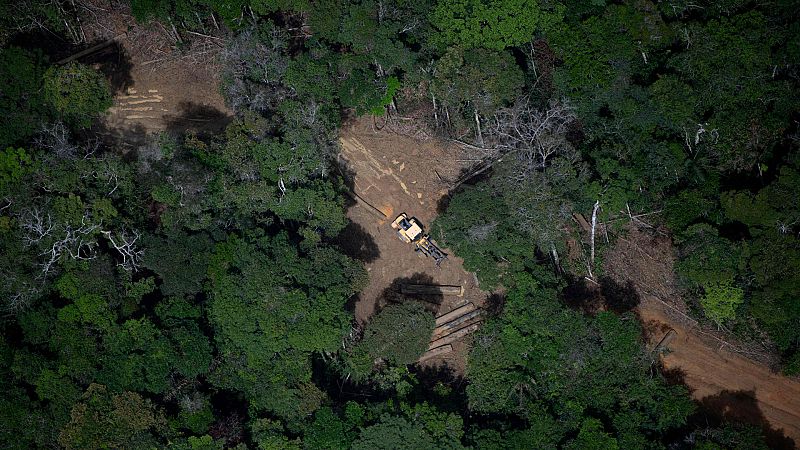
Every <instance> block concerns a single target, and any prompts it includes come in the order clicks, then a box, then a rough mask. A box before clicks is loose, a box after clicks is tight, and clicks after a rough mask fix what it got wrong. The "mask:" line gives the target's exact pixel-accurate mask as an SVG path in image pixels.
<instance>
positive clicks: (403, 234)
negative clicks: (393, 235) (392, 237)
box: [392, 213, 422, 243]
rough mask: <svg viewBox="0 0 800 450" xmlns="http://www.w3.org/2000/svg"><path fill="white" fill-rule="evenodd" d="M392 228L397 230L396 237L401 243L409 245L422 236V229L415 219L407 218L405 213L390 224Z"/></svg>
mask: <svg viewBox="0 0 800 450" xmlns="http://www.w3.org/2000/svg"><path fill="white" fill-rule="evenodd" d="M392 228H393V229H395V230H397V237H398V238H400V240H401V241H403V242H406V243H411V242H414V241H416V240H417V239H418V238H419V237H420V236H422V227H421V226H420V225H419V222H417V219H416V218H415V217H412V218H409V217H408V215H407V214H406V213H403V214H400V215H399V216H397V218H396V219H394V222H392Z"/></svg>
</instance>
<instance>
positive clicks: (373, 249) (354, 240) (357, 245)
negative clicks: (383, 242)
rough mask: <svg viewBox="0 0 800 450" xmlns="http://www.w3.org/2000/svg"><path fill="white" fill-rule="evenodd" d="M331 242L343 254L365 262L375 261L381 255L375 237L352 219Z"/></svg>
mask: <svg viewBox="0 0 800 450" xmlns="http://www.w3.org/2000/svg"><path fill="white" fill-rule="evenodd" d="M333 243H334V244H335V245H336V246H338V247H339V249H340V250H341V251H342V253H344V254H345V255H347V256H349V257H351V258H353V259H357V260H359V261H362V262H365V263H369V262H372V261H375V260H376V259H378V258H379V257H380V256H381V252H380V250H379V249H378V245H377V244H376V243H375V239H373V238H372V236H371V235H370V234H369V233H368V232H367V230H365V229H364V227H362V226H361V225H359V224H357V223H355V222H352V221H351V222H350V223H348V224H347V226H346V227H344V229H343V230H342V231H341V232H340V233H339V235H338V236H336V238H334V239H333Z"/></svg>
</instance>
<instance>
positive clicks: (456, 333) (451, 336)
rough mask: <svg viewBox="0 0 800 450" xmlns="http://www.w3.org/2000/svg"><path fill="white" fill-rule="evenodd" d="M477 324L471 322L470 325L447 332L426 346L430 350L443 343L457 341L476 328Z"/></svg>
mask: <svg viewBox="0 0 800 450" xmlns="http://www.w3.org/2000/svg"><path fill="white" fill-rule="evenodd" d="M479 326H480V325H479V324H477V323H473V324H472V325H467V326H466V327H464V328H460V329H458V330H456V331H454V332H452V333H450V334H448V335H447V336H444V337H442V338H439V339H436V340H435V341H433V342H431V344H430V345H429V346H428V350H432V349H434V348H436V347H441V346H442V345H445V344H451V343H453V342H455V341H457V340H458V339H461V338H462V337H464V336H466V335H468V334H470V333H472V332H473V331H475V330H477V329H478V327H479Z"/></svg>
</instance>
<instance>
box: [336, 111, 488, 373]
mask: <svg viewBox="0 0 800 450" xmlns="http://www.w3.org/2000/svg"><path fill="white" fill-rule="evenodd" d="M340 147H341V149H340V150H341V153H340V154H339V162H340V165H341V166H342V167H343V168H344V170H345V172H346V177H347V178H348V179H349V180H350V181H351V183H352V189H353V191H354V194H355V195H356V196H357V197H356V199H355V202H354V205H353V206H352V207H350V209H349V210H348V212H347V215H348V217H349V218H350V220H351V221H352V222H353V224H352V225H351V226H350V227H349V228H350V229H349V230H348V231H346V232H345V234H350V235H352V239H353V240H354V242H355V243H356V245H354V246H353V247H354V248H353V250H356V251H355V252H354V251H352V250H351V254H353V256H355V257H360V258H361V259H362V260H363V261H364V262H365V263H366V267H367V270H368V271H369V273H370V283H369V285H368V286H367V287H366V289H364V290H363V291H362V292H361V293H360V294H359V296H358V300H357V301H356V304H355V314H356V319H357V320H358V321H359V323H365V322H366V321H367V320H368V319H369V317H370V316H371V315H372V314H374V313H375V312H376V310H377V309H379V308H380V307H382V306H385V305H386V304H387V303H388V302H390V301H392V300H395V299H398V297H399V295H400V294H399V284H400V283H402V282H414V283H419V284H440V285H458V286H463V288H464V294H463V296H461V297H459V296H435V297H434V298H431V297H427V298H426V297H422V298H420V299H421V300H423V301H425V303H426V304H427V305H428V306H429V309H431V311H433V312H434V313H436V315H441V314H443V313H446V312H449V311H451V310H453V309H455V308H457V307H458V306H461V305H463V304H465V303H467V302H473V303H474V304H475V305H476V306H481V305H482V304H483V303H484V301H485V299H486V298H487V296H488V294H487V293H486V292H484V291H482V290H481V289H480V288H479V287H478V283H477V280H476V278H475V275H474V274H473V273H471V272H467V271H466V270H464V267H463V260H462V259H461V258H458V257H457V256H454V255H452V254H450V255H449V256H448V258H447V260H446V261H444V262H443V263H442V264H441V266H440V267H436V264H435V263H434V261H433V259H431V258H427V257H425V256H424V255H422V254H421V253H417V252H415V251H414V249H413V247H412V245H411V244H406V243H404V242H402V241H401V240H400V239H398V238H397V236H396V233H395V231H394V230H393V229H392V228H391V222H392V221H393V220H394V218H395V217H396V216H397V215H398V214H400V213H403V212H404V213H406V214H408V215H409V217H412V216H413V217H416V218H417V219H418V220H419V221H420V222H421V223H422V225H423V227H428V226H429V225H430V223H431V221H432V220H433V218H434V217H435V216H436V209H437V206H438V204H439V201H440V200H441V198H442V197H443V196H445V195H447V192H448V187H449V184H450V183H451V182H452V180H456V179H457V178H458V175H459V174H460V172H461V169H462V164H461V163H459V162H458V159H459V157H460V155H461V153H462V151H461V149H459V148H458V147H456V146H448V145H443V144H442V143H440V142H438V141H436V140H433V139H429V140H418V139H415V138H412V137H408V136H403V135H400V134H396V133H393V132H390V131H386V130H379V129H378V125H376V123H375V122H373V119H372V118H369V117H364V118H361V119H358V120H355V121H354V122H353V123H352V124H351V125H350V126H348V127H347V128H345V129H344V130H343V131H342V135H341V139H340ZM370 205H371V206H370ZM432 238H433V239H434V240H435V239H436V236H432ZM444 250H445V252H447V249H444ZM426 300H427V301H426ZM468 340H469V339H468V337H465V338H464V339H461V340H459V341H458V342H456V343H454V344H453V352H451V353H449V354H446V355H442V356H439V357H435V358H431V359H428V360H426V361H425V364H427V365H442V364H444V365H447V366H448V367H449V368H450V369H452V370H453V371H454V372H456V373H459V374H463V370H464V367H465V362H466V354H467V350H468V348H467V343H468Z"/></svg>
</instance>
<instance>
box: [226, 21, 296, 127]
mask: <svg viewBox="0 0 800 450" xmlns="http://www.w3.org/2000/svg"><path fill="white" fill-rule="evenodd" d="M285 48H286V38H285V36H284V35H283V34H282V33H281V32H280V31H279V30H278V29H277V28H276V29H274V30H273V31H272V33H271V36H270V39H269V40H268V41H266V40H264V39H262V37H261V36H259V35H258V31H257V30H255V29H249V30H245V31H244V32H242V33H241V34H239V35H238V36H237V37H235V38H233V39H231V40H230V43H229V44H228V46H227V47H225V49H224V50H223V51H222V54H221V59H222V63H223V67H225V71H226V72H227V74H226V78H228V79H229V80H231V81H230V83H228V85H227V86H226V88H225V91H226V92H225V94H226V95H225V96H226V98H227V100H228V102H229V103H230V105H231V108H233V110H234V111H236V112H242V111H245V110H248V109H250V110H254V111H262V112H263V111H266V110H268V109H270V108H273V107H274V106H275V105H276V102H277V101H279V100H280V99H281V98H283V97H284V96H285V95H286V94H288V93H287V92H285V88H284V87H283V86H282V85H281V83H280V81H281V78H282V77H283V74H284V73H285V72H286V69H287V67H288V64H289V58H288V56H286V54H285V52H284V50H285Z"/></svg>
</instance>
